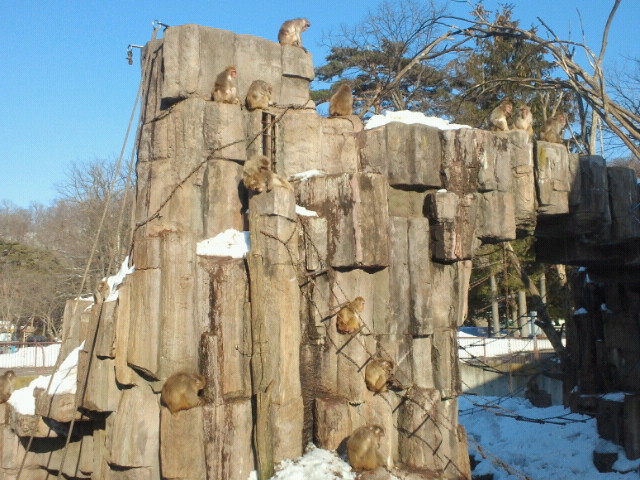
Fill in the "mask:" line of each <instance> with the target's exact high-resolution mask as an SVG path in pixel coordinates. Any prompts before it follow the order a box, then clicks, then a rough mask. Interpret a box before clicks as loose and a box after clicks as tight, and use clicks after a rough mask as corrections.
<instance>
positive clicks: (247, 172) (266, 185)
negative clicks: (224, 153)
mask: <svg viewBox="0 0 640 480" xmlns="http://www.w3.org/2000/svg"><path fill="white" fill-rule="evenodd" d="M242 183H244V186H245V187H246V188H247V190H251V191H252V192H256V193H262V192H263V191H264V190H265V189H266V190H267V192H270V191H271V190H273V187H284V188H286V189H289V190H293V187H292V186H291V184H290V183H289V182H287V181H286V180H285V179H284V178H282V177H281V176H280V175H278V174H277V173H274V172H272V171H271V162H270V161H269V159H268V158H267V157H266V156H265V155H261V156H259V157H255V158H251V159H249V160H247V161H246V162H245V163H244V167H243V168H242Z"/></svg>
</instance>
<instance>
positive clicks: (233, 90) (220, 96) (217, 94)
mask: <svg viewBox="0 0 640 480" xmlns="http://www.w3.org/2000/svg"><path fill="white" fill-rule="evenodd" d="M236 75H237V71H236V67H235V66H233V65H229V66H228V67H227V68H225V69H224V70H223V71H222V72H220V73H219V74H218V76H217V77H216V84H215V86H214V87H213V92H211V98H212V99H213V100H215V101H216V102H221V103H240V100H239V99H238V80H237V79H236Z"/></svg>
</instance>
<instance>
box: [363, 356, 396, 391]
mask: <svg viewBox="0 0 640 480" xmlns="http://www.w3.org/2000/svg"><path fill="white" fill-rule="evenodd" d="M392 371H393V362H392V361H390V360H384V359H382V358H374V359H373V360H371V361H370V362H369V363H368V364H367V368H365V370H364V381H365V383H366V384H367V388H368V389H369V390H371V391H372V392H375V393H383V392H386V391H387V390H388V387H389V383H390V382H391V381H392V378H391V372H392Z"/></svg>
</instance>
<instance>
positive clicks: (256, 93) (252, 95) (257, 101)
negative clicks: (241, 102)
mask: <svg viewBox="0 0 640 480" xmlns="http://www.w3.org/2000/svg"><path fill="white" fill-rule="evenodd" d="M271 92H272V88H271V84H269V83H267V82H265V81H264V80H254V81H253V82H252V83H251V86H250V87H249V91H248V92H247V98H246V99H245V104H246V105H247V109H249V110H255V109H256V108H260V109H262V110H266V109H267V108H269V105H270V104H271Z"/></svg>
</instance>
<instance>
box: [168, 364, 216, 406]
mask: <svg viewBox="0 0 640 480" xmlns="http://www.w3.org/2000/svg"><path fill="white" fill-rule="evenodd" d="M206 384H207V382H206V380H205V378H204V377H203V376H202V375H199V374H197V373H188V372H177V373H174V374H173V375H171V376H170V377H169V378H167V381H166V382H164V385H163V386H162V393H161V394H160V399H161V400H162V403H163V404H164V405H166V407H167V408H168V409H169V410H170V411H171V413H176V412H179V411H180V410H188V409H189V408H193V407H195V406H198V405H202V399H201V398H200V397H199V396H198V391H200V390H202V389H203V388H204V386H205V385H206Z"/></svg>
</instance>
